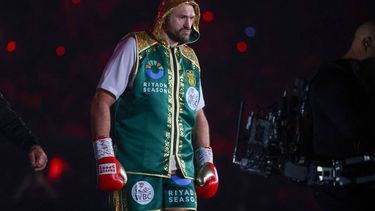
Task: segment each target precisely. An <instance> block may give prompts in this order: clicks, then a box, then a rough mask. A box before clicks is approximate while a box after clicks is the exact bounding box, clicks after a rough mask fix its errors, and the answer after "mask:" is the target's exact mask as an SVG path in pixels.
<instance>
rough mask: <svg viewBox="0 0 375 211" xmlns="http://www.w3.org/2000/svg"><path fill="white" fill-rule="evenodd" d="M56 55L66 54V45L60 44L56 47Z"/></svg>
mask: <svg viewBox="0 0 375 211" xmlns="http://www.w3.org/2000/svg"><path fill="white" fill-rule="evenodd" d="M56 55H57V56H64V55H65V47H64V46H62V45H61V46H59V47H57V48H56Z"/></svg>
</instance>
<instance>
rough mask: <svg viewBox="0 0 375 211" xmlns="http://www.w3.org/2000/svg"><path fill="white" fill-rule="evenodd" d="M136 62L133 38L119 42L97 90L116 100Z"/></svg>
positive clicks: (126, 83) (124, 87)
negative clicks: (106, 92)
mask: <svg viewBox="0 0 375 211" xmlns="http://www.w3.org/2000/svg"><path fill="white" fill-rule="evenodd" d="M135 61H136V43H135V38H134V37H129V38H127V39H123V40H121V41H120V42H119V43H118V44H117V46H116V48H115V50H114V52H113V55H112V56H111V58H110V59H109V61H108V63H107V65H106V66H105V68H104V71H103V74H102V77H101V78H100V81H99V84H98V86H97V88H100V89H104V90H107V91H109V92H110V93H112V94H113V95H114V96H115V97H116V100H117V99H118V97H119V96H120V95H121V94H122V93H123V92H124V91H125V89H126V86H127V85H128V81H129V75H130V73H131V71H132V69H133V68H134V64H135Z"/></svg>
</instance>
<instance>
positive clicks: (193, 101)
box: [186, 87, 199, 111]
mask: <svg viewBox="0 0 375 211" xmlns="http://www.w3.org/2000/svg"><path fill="white" fill-rule="evenodd" d="M186 102H187V104H188V106H189V107H190V109H191V110H194V111H195V110H196V109H197V107H198V103H199V92H198V90H197V89H196V88H195V87H189V88H188V90H187V92H186Z"/></svg>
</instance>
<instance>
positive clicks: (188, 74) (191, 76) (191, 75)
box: [186, 70, 197, 86]
mask: <svg viewBox="0 0 375 211" xmlns="http://www.w3.org/2000/svg"><path fill="white" fill-rule="evenodd" d="M186 77H187V79H188V82H189V84H190V86H195V85H196V83H197V81H196V80H195V75H194V73H193V71H191V70H188V71H186Z"/></svg>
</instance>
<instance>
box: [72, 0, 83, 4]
mask: <svg viewBox="0 0 375 211" xmlns="http://www.w3.org/2000/svg"><path fill="white" fill-rule="evenodd" d="M72 3H73V4H79V3H81V0H72Z"/></svg>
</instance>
